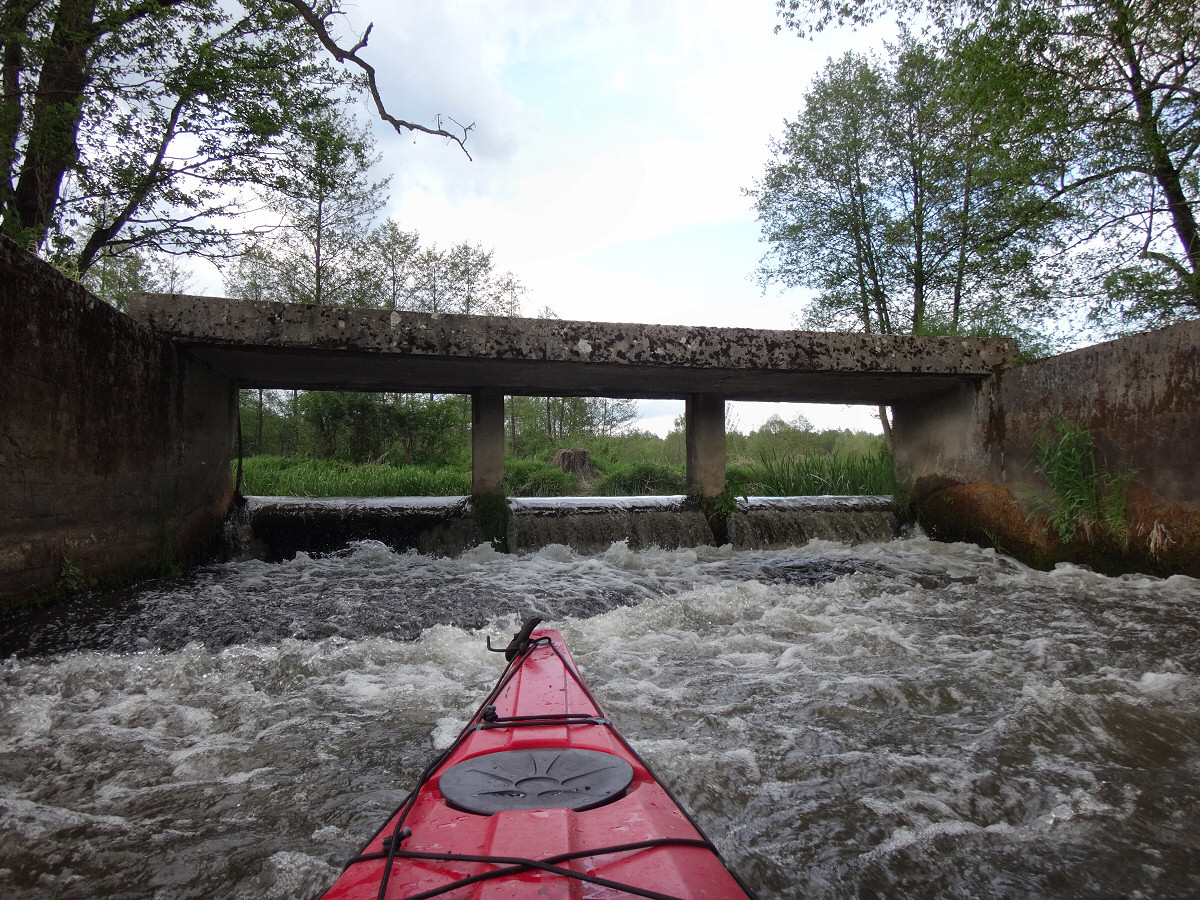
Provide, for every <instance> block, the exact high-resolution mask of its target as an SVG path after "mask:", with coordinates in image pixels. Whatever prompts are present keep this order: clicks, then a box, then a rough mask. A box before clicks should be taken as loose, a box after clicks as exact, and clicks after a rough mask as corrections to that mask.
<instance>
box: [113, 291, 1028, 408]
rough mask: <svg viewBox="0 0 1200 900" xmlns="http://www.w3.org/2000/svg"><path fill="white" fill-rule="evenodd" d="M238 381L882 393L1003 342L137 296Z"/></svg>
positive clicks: (875, 399)
mask: <svg viewBox="0 0 1200 900" xmlns="http://www.w3.org/2000/svg"><path fill="white" fill-rule="evenodd" d="M129 313H130V315H132V316H134V317H135V318H137V319H139V320H141V321H142V322H145V323H147V324H149V325H151V326H152V327H153V328H154V329H156V330H157V331H158V332H159V333H160V334H162V335H163V336H165V337H168V338H170V339H171V340H172V341H174V342H175V343H176V344H179V345H182V346H186V347H187V348H189V349H190V350H191V352H193V353H194V354H196V355H197V356H199V357H200V358H202V359H203V360H205V361H206V362H207V363H209V365H211V366H212V367H213V368H214V369H215V370H217V371H218V372H221V373H223V374H225V375H228V376H229V377H230V378H232V379H234V380H235V381H237V382H238V383H239V384H240V385H241V386H242V387H263V388H301V389H308V390H373V391H374V390H391V391H421V392H425V391H437V392H445V393H470V392H471V391H472V390H474V389H475V388H476V387H478V386H479V385H488V386H489V387H494V388H496V389H498V390H501V391H503V392H504V393H505V394H507V395H520V396H608V397H632V398H639V399H651V398H675V399H678V398H683V397H686V396H687V395H689V394H695V393H706V394H720V395H721V396H723V397H725V398H726V399H730V400H784V401H795V402H804V401H808V402H836V403H870V404H878V403H885V404H891V403H895V402H900V401H903V400H905V399H909V398H913V397H923V396H928V395H930V394H933V393H937V392H940V391H943V390H946V389H947V388H952V387H954V386H956V385H958V384H961V383H963V382H968V383H973V382H976V381H979V380H980V379H983V378H986V377H988V376H989V375H990V374H991V373H992V372H993V371H994V370H995V369H996V368H997V367H999V366H1001V365H1003V364H1005V363H1007V362H1009V361H1010V360H1012V359H1013V358H1014V357H1015V355H1016V344H1015V342H1013V341H1009V340H983V339H973V338H949V337H924V336H921V337H914V336H911V335H863V334H842V333H824V332H811V331H768V330H764V329H750V328H697V327H688V326H675V325H632V324H621V323H611V322H572V321H563V320H558V319H519V318H504V317H494V316H443V315H428V314H424V313H409V312H392V311H390V310H378V309H348V308H342V307H329V306H304V305H301V304H291V303H250V302H246V301H240V300H229V299H224V298H219V297H193V296H183V295H175V294H137V295H134V297H133V298H131V300H130V304H129Z"/></svg>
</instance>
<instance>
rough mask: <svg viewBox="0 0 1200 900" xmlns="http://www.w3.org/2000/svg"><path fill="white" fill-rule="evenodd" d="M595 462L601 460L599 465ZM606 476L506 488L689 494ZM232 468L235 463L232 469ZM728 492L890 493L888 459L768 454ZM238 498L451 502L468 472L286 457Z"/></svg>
mask: <svg viewBox="0 0 1200 900" xmlns="http://www.w3.org/2000/svg"><path fill="white" fill-rule="evenodd" d="M598 462H599V461H598ZM601 464H602V465H603V466H605V467H606V469H607V471H604V472H603V474H602V475H601V476H600V477H599V478H597V479H595V480H594V481H592V483H591V484H590V485H588V486H585V485H583V484H582V483H581V482H580V479H579V476H577V475H574V474H572V473H570V472H563V471H562V470H560V469H557V468H555V467H554V466H553V465H551V464H550V463H548V462H545V461H543V460H530V459H509V460H506V461H505V478H504V490H505V493H506V494H507V495H508V496H511V497H563V496H570V495H575V494H580V493H590V494H594V495H599V496H609V497H612V496H621V497H629V496H633V497H636V496H644V495H663V494H685V493H687V478H686V475H685V473H684V469H683V466H667V465H662V464H659V463H650V462H642V463H609V462H607V461H605V462H602V463H601ZM235 465H236V464H235ZM726 478H727V484H728V491H729V493H730V494H733V495H736V496H741V495H748V494H761V495H765V496H796V495H806V494H808V495H812V494H891V493H894V492H895V489H896V484H895V476H894V475H893V473H892V461H891V457H890V456H889V455H888V453H887V451H886V450H880V451H877V452H874V453H868V454H866V455H864V456H841V455H839V454H833V455H829V456H826V455H823V454H822V455H809V456H777V455H776V456H768V457H763V458H762V459H761V460H760V461H759V462H758V463H757V464H752V465H749V466H743V465H733V466H730V467H729V468H728V469H727V471H726ZM242 493H244V494H249V495H258V496H283V497H452V496H460V495H466V494H470V493H471V472H470V470H469V469H463V468H455V467H450V466H441V467H435V466H417V465H406V466H390V465H382V464H374V463H368V464H361V465H356V464H353V463H346V462H339V461H337V460H322V459H307V458H302V457H286V456H250V457H246V458H245V459H244V460H243V461H242Z"/></svg>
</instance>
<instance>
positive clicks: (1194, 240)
mask: <svg viewBox="0 0 1200 900" xmlns="http://www.w3.org/2000/svg"><path fill="white" fill-rule="evenodd" d="M1114 30H1115V36H1116V39H1117V43H1118V44H1119V46H1120V48H1121V52H1122V54H1123V55H1124V57H1125V65H1126V66H1127V71H1126V72H1125V73H1124V74H1125V77H1126V79H1127V83H1128V86H1129V92H1130V94H1131V95H1132V97H1133V102H1134V107H1135V109H1136V111H1137V124H1138V130H1139V132H1140V134H1141V138H1142V149H1143V150H1144V151H1145V153H1146V156H1147V157H1148V158H1149V160H1150V166H1151V171H1150V173H1149V174H1150V175H1151V177H1153V178H1154V181H1155V182H1156V183H1157V184H1158V186H1159V187H1160V188H1162V192H1163V195H1164V196H1165V197H1166V198H1167V210H1168V212H1170V214H1171V224H1172V226H1173V227H1174V229H1175V234H1176V236H1178V238H1179V242H1180V243H1181V244H1182V245H1183V252H1184V256H1185V258H1186V259H1187V264H1188V270H1183V271H1177V274H1178V275H1180V276H1181V280H1183V281H1184V283H1185V285H1186V287H1187V288H1188V292H1189V294H1190V295H1191V297H1190V299H1189V301H1188V302H1189V303H1190V305H1191V306H1193V307H1195V308H1196V309H1200V229H1198V228H1197V225H1196V216H1195V213H1194V212H1193V210H1192V205H1191V203H1189V202H1188V198H1187V192H1186V191H1185V190H1184V187H1183V180H1182V178H1181V177H1180V174H1179V169H1177V168H1176V166H1175V162H1174V161H1173V160H1172V159H1171V154H1170V153H1169V152H1168V151H1167V148H1166V145H1165V144H1164V143H1163V139H1162V134H1161V133H1160V132H1159V122H1158V119H1157V117H1156V116H1155V113H1154V94H1153V90H1152V88H1151V86H1150V85H1149V84H1147V83H1146V79H1145V76H1144V75H1143V73H1142V69H1141V64H1140V63H1139V61H1138V56H1137V48H1136V47H1134V44H1133V35H1132V33H1131V31H1130V27H1129V22H1128V20H1127V19H1126V18H1125V16H1124V15H1121V16H1119V17H1118V19H1117V21H1116V22H1115V23H1114ZM1153 258H1155V259H1159V261H1160V262H1166V263H1168V264H1170V263H1171V262H1173V261H1170V260H1169V258H1162V257H1160V256H1159V255H1153ZM1172 267H1173V268H1175V267H1176V266H1172Z"/></svg>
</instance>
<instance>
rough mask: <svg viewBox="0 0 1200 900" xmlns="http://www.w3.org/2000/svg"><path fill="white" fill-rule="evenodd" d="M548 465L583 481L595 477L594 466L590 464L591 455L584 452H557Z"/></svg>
mask: <svg viewBox="0 0 1200 900" xmlns="http://www.w3.org/2000/svg"><path fill="white" fill-rule="evenodd" d="M550 464H551V465H552V466H555V467H556V468H559V469H562V470H563V471H564V472H572V473H574V474H575V475H578V476H579V477H580V478H583V479H588V478H592V477H594V476H595V475H596V466H595V465H594V464H593V463H592V456H591V454H590V453H588V452H587V451H586V450H559V451H558V452H557V453H555V454H554V459H552V460H550Z"/></svg>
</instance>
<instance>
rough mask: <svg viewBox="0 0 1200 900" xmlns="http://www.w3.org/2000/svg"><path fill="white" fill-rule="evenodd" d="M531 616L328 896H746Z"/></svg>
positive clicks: (332, 899)
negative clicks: (463, 724) (502, 665)
mask: <svg viewBox="0 0 1200 900" xmlns="http://www.w3.org/2000/svg"><path fill="white" fill-rule="evenodd" d="M535 621H536V620H531V621H530V622H528V623H526V627H525V629H523V631H522V633H521V634H518V635H517V636H515V637H514V640H513V643H512V644H510V645H509V648H508V651H507V655H508V656H509V666H508V668H507V669H506V671H505V673H504V675H503V676H502V677H501V679H500V681H499V683H498V684H497V685H496V688H495V689H494V690H493V691H492V693H491V694H490V695H489V697H488V698H487V700H485V701H484V703H483V704H482V705H481V707H480V709H479V711H478V712H477V713H476V714H475V716H474V717H473V718H472V720H471V723H470V724H469V725H468V726H467V728H466V729H464V730H463V732H462V733H461V734H460V735H459V737H458V738H457V739H456V741H455V743H454V744H453V745H452V746H451V747H450V748H449V749H448V750H447V751H446V752H445V753H443V754H442V755H441V756H440V757H438V759H437V760H435V761H434V762H433V763H432V764H431V765H430V767H429V768H428V769H427V770H426V772H425V773H424V774H423V776H422V777H421V779H420V783H419V786H418V788H417V789H416V790H415V791H414V792H413V793H412V794H411V795H409V797H408V799H407V800H406V801H405V803H404V804H403V805H402V806H401V807H400V809H399V810H397V812H396V813H395V814H394V815H393V816H392V818H391V819H390V820H389V821H388V822H387V824H386V825H384V827H383V828H382V829H381V830H380V831H379V833H378V834H376V835H375V837H374V838H372V839H371V841H370V842H368V844H367V846H366V847H365V848H364V849H363V851H362V853H360V854H359V856H357V857H355V858H354V859H353V860H351V861H350V863H349V864H348V865H347V867H346V870H345V871H344V872H343V874H342V876H341V878H339V879H338V881H337V882H336V883H335V884H334V885H333V887H331V888H330V889H329V891H328V892H327V893H326V894H325V895H324V900H360V898H380V900H400V898H409V900H414V898H425V897H451V898H455V900H466V898H471V900H485V898H497V900H498V898H525V897H529V898H534V897H536V898H561V900H567V898H609V897H613V898H617V897H628V896H642V897H652V898H679V900H693V898H714V900H715V898H746V897H748V896H749V894H748V892H747V891H746V890H745V888H744V887H743V886H742V885H741V884H740V883H739V882H738V880H737V879H736V878H735V877H734V876H733V875H732V874H731V873H730V872H729V870H728V869H727V868H726V867H725V865H724V863H723V862H722V860H721V857H720V855H719V854H718V852H717V850H716V848H715V847H713V846H712V844H711V843H710V842H709V841H708V839H707V838H705V837H704V835H703V834H701V832H700V830H699V829H698V828H697V826H696V825H695V823H693V822H692V820H691V819H690V818H689V817H688V816H687V814H686V813H684V811H683V810H682V809H681V808H680V806H679V804H678V803H676V802H675V800H674V798H673V797H672V796H671V795H670V793H669V792H668V791H667V790H666V788H665V787H663V785H662V784H661V783H659V781H658V780H657V779H656V778H655V777H654V775H653V774H652V773H651V772H650V770H649V769H648V768H647V767H646V764H645V763H644V762H643V761H642V759H641V758H640V757H639V756H638V755H637V753H635V752H634V751H633V749H632V748H631V747H630V746H629V745H628V744H627V743H626V742H625V740H624V738H622V737H621V735H620V734H619V733H618V732H617V731H616V729H615V728H613V726H612V724H611V723H610V722H609V721H608V719H607V718H606V717H605V715H604V712H603V710H602V709H601V708H600V706H599V704H598V703H597V702H596V700H595V698H594V697H592V695H591V692H590V691H589V690H588V689H587V686H586V685H585V684H584V682H583V680H582V679H581V678H580V676H579V674H578V670H577V669H576V668H575V664H574V661H573V660H572V659H571V656H570V653H569V652H568V651H567V648H566V645H565V644H564V642H563V639H562V636H561V635H560V634H559V633H558V632H557V631H553V630H550V629H544V630H540V631H533V630H532V629H533V626H534V624H535Z"/></svg>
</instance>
